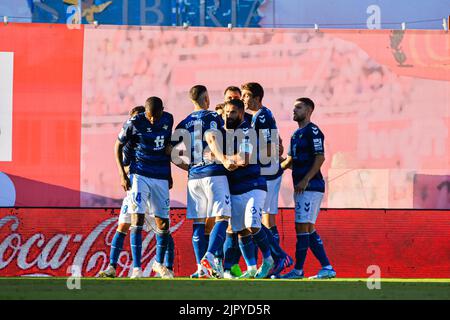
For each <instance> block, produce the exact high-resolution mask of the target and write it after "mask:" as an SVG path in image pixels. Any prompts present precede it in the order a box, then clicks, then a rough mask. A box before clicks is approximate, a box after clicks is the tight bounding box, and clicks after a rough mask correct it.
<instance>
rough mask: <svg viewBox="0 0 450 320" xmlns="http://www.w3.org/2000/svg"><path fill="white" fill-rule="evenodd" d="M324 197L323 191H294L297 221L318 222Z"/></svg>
mask: <svg viewBox="0 0 450 320" xmlns="http://www.w3.org/2000/svg"><path fill="white" fill-rule="evenodd" d="M322 198H323V193H322V192H317V191H304V192H303V193H294V203H295V222H296V223H313V224H314V223H316V220H317V216H318V214H319V211H320V204H321V203H322Z"/></svg>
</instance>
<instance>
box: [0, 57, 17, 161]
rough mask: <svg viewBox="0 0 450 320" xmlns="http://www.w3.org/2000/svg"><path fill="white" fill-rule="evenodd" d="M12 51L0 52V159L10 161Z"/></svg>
mask: <svg viewBox="0 0 450 320" xmlns="http://www.w3.org/2000/svg"><path fill="white" fill-rule="evenodd" d="M13 67H14V52H0V161H12V112H13V73H14V70H13Z"/></svg>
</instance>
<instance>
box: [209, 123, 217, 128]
mask: <svg viewBox="0 0 450 320" xmlns="http://www.w3.org/2000/svg"><path fill="white" fill-rule="evenodd" d="M209 127H210V128H211V129H217V123H216V122H215V121H212V122H211V123H210V124H209Z"/></svg>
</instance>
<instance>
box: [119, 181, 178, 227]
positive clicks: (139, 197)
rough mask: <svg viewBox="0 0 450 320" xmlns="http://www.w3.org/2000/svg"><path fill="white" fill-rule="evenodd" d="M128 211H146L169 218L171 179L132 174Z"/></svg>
mask: <svg viewBox="0 0 450 320" xmlns="http://www.w3.org/2000/svg"><path fill="white" fill-rule="evenodd" d="M130 182H131V190H130V191H129V192H128V196H127V198H128V200H127V202H128V203H127V205H128V209H127V213H141V214H142V213H146V212H148V213H149V214H150V215H152V216H156V217H159V218H163V219H168V218H169V206H170V200H169V181H167V180H163V179H154V178H149V177H145V176H141V175H139V174H131V175H130Z"/></svg>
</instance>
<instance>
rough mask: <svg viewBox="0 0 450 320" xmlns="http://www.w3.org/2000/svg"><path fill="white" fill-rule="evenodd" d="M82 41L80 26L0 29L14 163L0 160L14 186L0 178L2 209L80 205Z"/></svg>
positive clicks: (0, 131)
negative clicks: (7, 64) (8, 64)
mask: <svg viewBox="0 0 450 320" xmlns="http://www.w3.org/2000/svg"><path fill="white" fill-rule="evenodd" d="M83 38H84V29H83V27H81V28H80V29H68V28H67V26H66V25H62V24H61V25H58V24H54V25H48V24H32V25H31V24H20V23H12V24H8V25H3V24H2V25H1V26H0V39H1V40H0V54H1V53H10V54H12V55H13V58H12V60H13V77H12V79H13V83H12V87H13V92H12V115H10V116H11V117H12V158H11V159H10V160H9V161H2V160H1V159H0V172H4V173H5V174H7V177H9V179H8V180H11V182H12V184H11V183H9V184H7V183H5V180H6V179H7V177H5V176H3V180H2V179H0V187H2V188H3V192H2V195H3V197H0V203H1V205H3V206H9V205H11V206H13V205H15V206H79V205H80V191H79V190H80V148H81V146H80V141H81V137H80V130H81V102H82V91H81V90H82V71H83ZM2 67H4V66H3V65H2V64H1V63H0V82H1V81H2V79H4V75H3V73H2ZM2 108H3V105H2V104H1V103H0V115H1V116H0V118H1V117H6V116H7V115H6V110H2ZM3 112H4V113H3ZM1 134H4V128H2V126H1V125H0V135H1ZM3 148H4V146H3V145H1V143H0V149H3ZM0 178H2V177H0Z"/></svg>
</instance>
